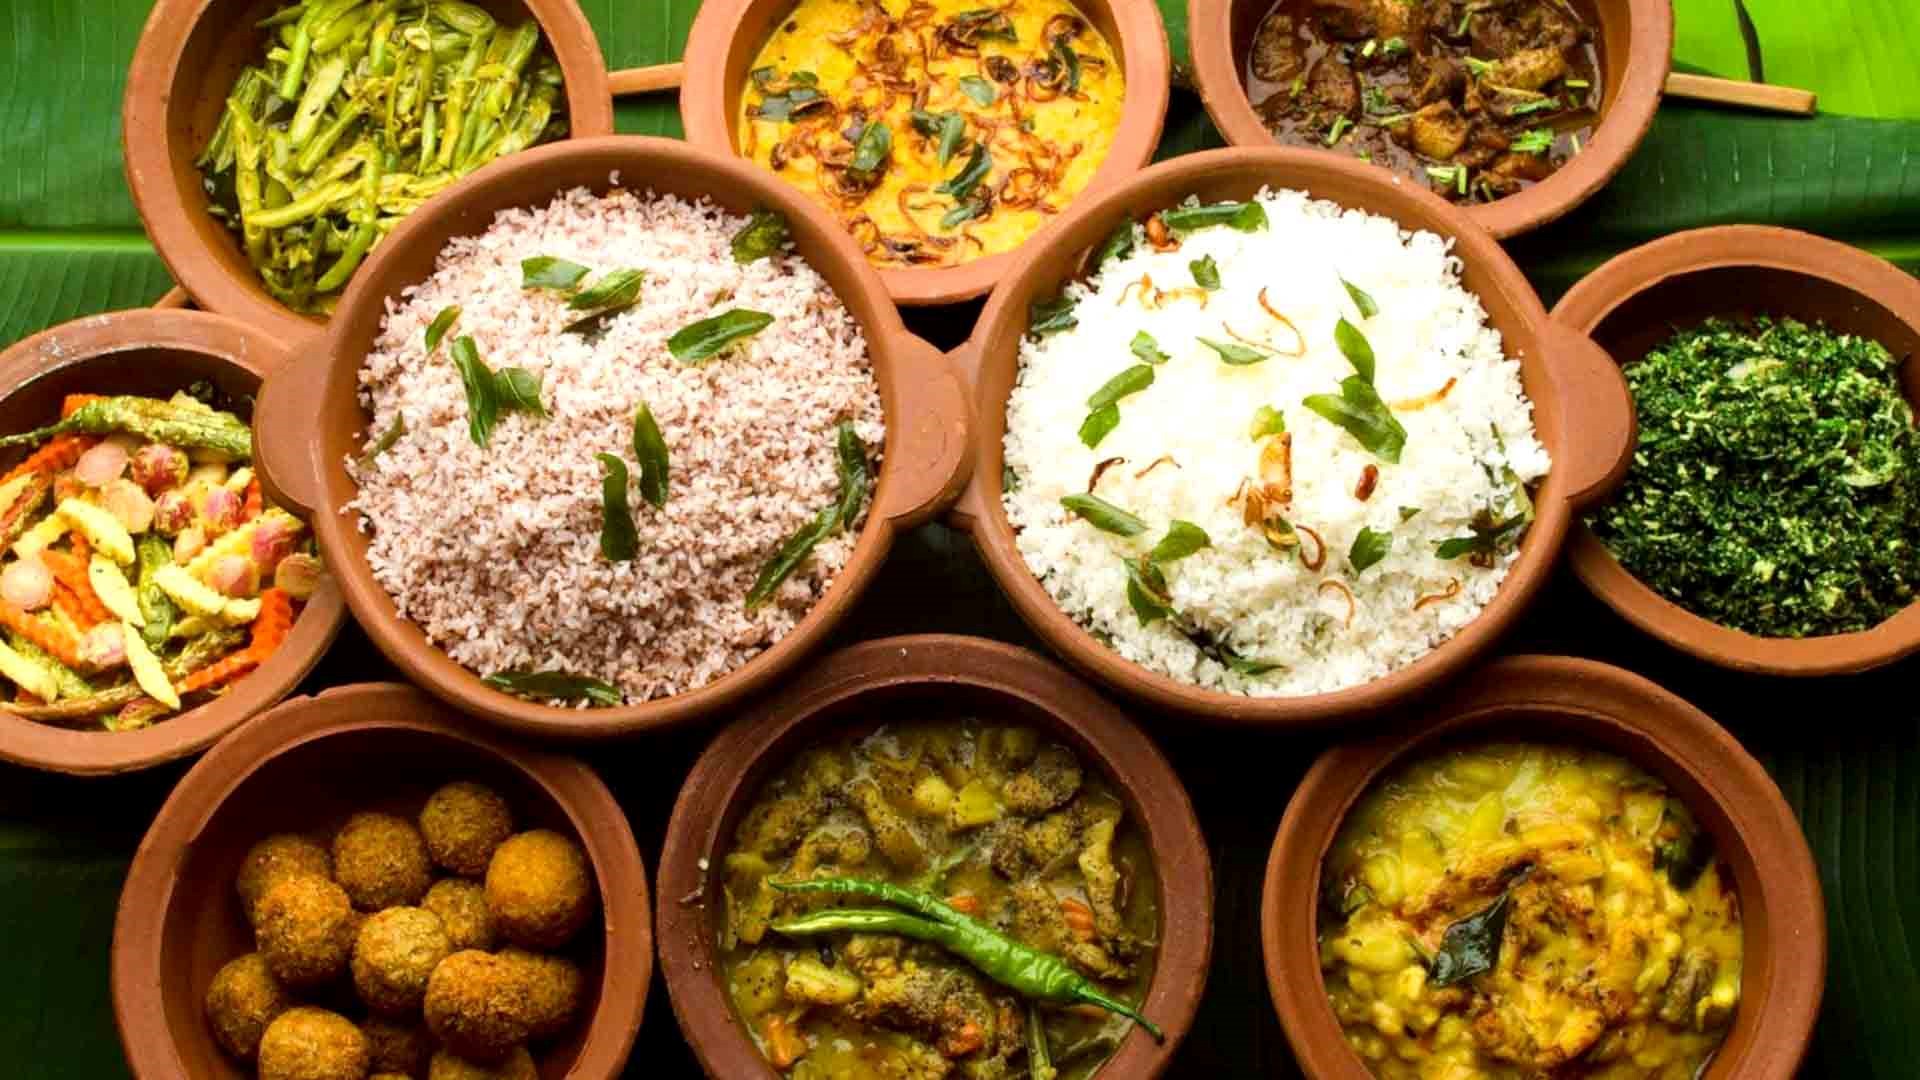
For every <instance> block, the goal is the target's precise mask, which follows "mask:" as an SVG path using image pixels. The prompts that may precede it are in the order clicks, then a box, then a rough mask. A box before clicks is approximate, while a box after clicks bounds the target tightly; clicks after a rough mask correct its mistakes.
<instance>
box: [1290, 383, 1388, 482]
mask: <svg viewBox="0 0 1920 1080" xmlns="http://www.w3.org/2000/svg"><path fill="white" fill-rule="evenodd" d="M1301 404H1303V405H1305V406H1306V407H1307V408H1309V409H1312V410H1313V411H1314V412H1316V413H1318V414H1320V415H1321V416H1322V417H1325V418H1326V419H1327V420H1329V421H1331V422H1332V423H1334V424H1337V425H1339V426H1340V427H1341V428H1343V429H1345V430H1346V432H1347V434H1349V435H1351V436H1353V437H1354V440H1355V441H1356V442H1358V443H1359V444H1360V445H1361V446H1363V447H1365V448H1366V449H1367V450H1368V451H1369V452H1371V453H1372V454H1373V455H1374V456H1375V457H1378V458H1380V459H1381V460H1383V461H1390V462H1394V463H1396V464H1397V463H1398V462H1399V461H1400V452H1401V451H1402V450H1403V449H1405V448H1406V445H1407V429H1406V428H1404V427H1401V426H1400V421H1398V420H1396V419H1394V417H1393V412H1392V411H1391V410H1389V409H1388V408H1387V403H1386V402H1384V401H1381V400H1380V395H1379V393H1378V392H1377V391H1375V390H1374V388H1373V384H1372V383H1371V382H1368V381H1367V380H1366V379H1363V378H1361V377H1360V376H1358V375H1349V376H1348V377H1347V378H1345V379H1343V380H1341V382H1340V393H1339V395H1338V396H1336V395H1333V394H1314V395H1312V396H1311V397H1309V398H1307V399H1306V400H1305V401H1303V402H1301Z"/></svg>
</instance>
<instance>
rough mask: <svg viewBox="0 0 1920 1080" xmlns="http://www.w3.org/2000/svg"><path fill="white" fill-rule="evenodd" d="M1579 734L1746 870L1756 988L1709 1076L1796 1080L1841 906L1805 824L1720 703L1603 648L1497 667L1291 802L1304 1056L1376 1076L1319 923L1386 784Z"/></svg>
mask: <svg viewBox="0 0 1920 1080" xmlns="http://www.w3.org/2000/svg"><path fill="white" fill-rule="evenodd" d="M1495 739H1519V740H1524V741H1531V742H1541V741H1546V742H1553V741H1566V742H1571V743H1578V744H1582V745H1587V746H1592V747H1595V748H1597V749H1600V750H1603V751H1606V752H1609V753H1613V754H1617V755H1619V756H1621V757H1624V758H1626V759H1627V760H1629V761H1631V762H1633V763H1634V764H1635V765H1638V766H1639V767H1640V768H1642V769H1645V770H1646V771H1647V772H1649V773H1652V774H1653V775H1654V776H1656V777H1658V778H1659V779H1660V780H1662V781H1663V782H1665V783H1666V784H1667V785H1668V788H1669V790H1671V791H1672V792H1673V794H1674V795H1675V796H1676V797H1677V798H1679V799H1680V800H1681V801H1682V802H1684V803H1685V804H1686V805H1687V807H1688V808H1689V809H1690V810H1691V811H1692V812H1693V814H1694V817H1695V818H1696V819H1697V820H1698V821H1699V823H1700V825H1701V826H1702V827H1703V828H1705V829H1706V831H1707V832H1708V833H1710V834H1711V835H1712V837H1713V842H1714V845H1715V850H1716V852H1717V853H1718V854H1719V856H1720V858H1721V859H1722V860H1723V861H1724V862H1725V863H1726V865H1727V867H1728V868H1729V869H1731V871H1732V872H1733V877H1734V882H1735V888H1736V889H1737V890H1738V893H1739V897H1740V913H1741V920H1742V923H1743V926H1744V930H1745V936H1744V940H1743V946H1742V948H1743V958H1742V962H1741V996H1740V1005H1739V1009H1738V1012H1737V1013H1736V1014H1735V1016H1734V1023H1733V1028H1732V1030H1731V1031H1730V1032H1729V1033H1728V1035H1727V1040H1726V1043H1725V1044H1724V1045H1723V1046H1722V1047H1721V1048H1720V1051H1719V1053H1718V1054H1717V1055H1716V1056H1715V1058H1714V1060H1713V1064H1712V1066H1711V1067H1710V1068H1709V1069H1708V1070H1707V1071H1706V1073H1705V1074H1704V1077H1705V1080H1733V1078H1734V1077H1738V1078H1740V1080H1789V1078H1790V1077H1792V1076H1793V1075H1794V1073H1795V1071H1796V1070H1797V1069H1798V1067H1799V1064H1800V1059H1801V1057H1802V1056H1803V1055H1804V1053H1805V1052H1806V1048H1807V1040H1808V1038H1809V1037H1810V1036H1811V1035H1812V1033H1813V1022H1814V1018H1815V1016H1816V1015H1817V1014H1818V1013H1819V1011H1820V995H1821V992H1822V990H1823V988H1824V986H1825V982H1826V968H1827V921H1826V906H1825V903H1824V902H1823V901H1822V899H1821V895H1820V878H1819V875H1818V873H1817V872H1816V870H1815V868H1814V863H1813V856H1812V854H1811V853H1810V852H1809V851H1808V849H1807V841H1806V838H1805V837H1804V836H1802V835H1801V832H1800V825H1799V822H1797V821H1796V820H1794V816H1793V811H1792V810H1791V809H1790V808H1789V807H1788V806H1787V803H1786V800H1785V799H1783V798H1782V797H1781V795H1780V789H1779V788H1778V787H1776V786H1775V785H1774V782H1773V780H1772V778H1770V777H1769V776H1768V775H1767V773H1766V770H1764V769H1762V768H1761V767H1760V763H1759V762H1757V761H1755V760H1754V759H1753V758H1752V757H1750V756H1749V755H1748V754H1747V752H1746V751H1745V750H1742V749H1741V748H1740V744H1739V742H1738V741H1737V740H1735V739H1734V738H1733V736H1731V735H1729V734H1727V732H1726V731H1725V730H1723V729H1722V728H1721V727H1720V726H1719V725H1718V724H1715V723H1714V722H1713V721H1712V720H1711V719H1709V718H1708V717H1707V715H1706V714H1705V713H1703V712H1701V711H1700V710H1698V709H1696V708H1694V707H1693V706H1691V705H1689V704H1687V703H1686V702H1684V701H1682V700H1680V699H1679V698H1678V697H1675V696H1674V695H1672V694H1670V693H1668V692H1666V691H1665V690H1662V689H1660V688H1659V687H1658V686H1655V685H1654V684H1653V683H1651V682H1648V681H1647V680H1645V679H1643V678H1641V677H1639V676H1638V675H1634V674H1631V673H1629V672H1626V671H1622V670H1620V669H1619V668H1614V667H1609V666H1607V665H1605V664H1599V663H1595V662H1593V661H1590V660H1576V659H1572V658H1568V657H1546V656H1522V657H1513V658H1510V659H1505V660H1501V661H1498V662H1496V663H1494V664H1490V665H1488V666H1487V667H1485V668H1483V669H1481V670H1480V671H1478V672H1476V673H1475V674H1474V675H1473V676H1472V677H1471V678H1470V679H1468V680H1466V681H1465V682H1463V683H1462V684H1461V685H1460V686H1459V687H1457V688H1456V689H1455V690H1454V691H1453V692H1451V693H1450V694H1449V695H1448V696H1447V698H1446V699H1445V700H1444V701H1442V702H1439V703H1437V704H1436V706H1435V707H1434V708H1433V709H1430V710H1428V711H1427V712H1426V713H1425V714H1424V718H1423V720H1422V726H1421V727H1420V729H1419V731H1418V732H1417V733H1416V734H1414V735H1412V736H1411V737H1409V736H1408V735H1407V734H1405V733H1399V734H1396V735H1392V736H1387V737H1383V738H1379V739H1375V740H1372V741H1370V742H1364V743H1353V744H1349V745H1346V746H1339V747H1335V748H1334V749H1332V750H1329V751H1327V752H1326V753H1325V754H1323V755H1322V756H1321V757H1320V760H1318V761H1316V762H1315V763H1314V765H1313V768H1312V769H1310V770H1308V772H1307V775H1306V778H1305V779H1304V780H1302V781H1301V783H1300V787H1299V788H1298V789H1296V790H1295V791H1294V793H1293V799H1292V801H1291V802H1289V803H1288V804H1287V812H1286V816H1285V817H1283V818H1282V819H1281V821H1280V831H1279V834H1278V835H1277V836H1276V838H1275V839H1274V844H1273V853H1272V855H1271V857H1270V858H1269V859H1268V861H1267V880H1266V888H1265V891H1264V893H1263V894H1262V897H1261V901H1260V912H1261V919H1260V937H1261V944H1262V948H1263V949H1264V951H1265V953H1266V964H1267V986H1268V989H1269V990H1270V991H1271V992H1272V994H1273V1001H1274V1008H1275V1009H1276V1010H1277V1011H1278V1012H1279V1014H1280V1023H1281V1025H1282V1026H1283V1027H1285V1028H1286V1031H1287V1039H1288V1041H1289V1042H1290V1043H1292V1044H1293V1050H1294V1054H1295V1056H1296V1057H1298V1059H1299V1061H1300V1066H1301V1068H1302V1069H1304V1070H1305V1071H1306V1073H1307V1074H1308V1075H1309V1076H1315V1077H1320V1078H1322V1080H1367V1077H1368V1076H1369V1073H1368V1071H1367V1068H1366V1066H1365V1065H1364V1064H1362V1062H1361V1059H1360V1057H1359V1055H1357V1054H1355V1053H1354V1052H1353V1050H1352V1048H1351V1047H1350V1046H1349V1045H1348V1044H1347V1041H1346V1039H1345V1038H1344V1037H1343V1035H1342V1034H1341V1030H1340V1024H1339V1021H1338V1020H1336V1019H1335V1018H1334V1015H1333V1010H1332V1008H1331V1006H1330V1005H1329V1004H1328V1002H1327V991H1326V983H1325V980H1324V978H1323V977H1322V975H1321V969H1320V948H1319V943H1318V941H1317V939H1316V932H1317V927H1316V925H1315V920H1316V918H1317V917H1318V916H1317V913H1318V911H1319V906H1320V905H1319V903H1318V897H1319V896H1320V867H1321V863H1322V861H1323V860H1324V859H1325V857H1326V854H1327V851H1328V850H1329V849H1330V848H1331V847H1332V846H1333V842H1334V838H1335V835H1336V834H1337V832H1338V831H1339V828H1340V825H1341V823H1342V822H1343V821H1344V820H1345V818H1346V816H1347V813H1348V811H1350V810H1351V809H1352V808H1353V805H1354V804H1355V803H1356V802H1357V801H1359V799H1360V797H1361V796H1362V795H1363V794H1365V793H1366V792H1367V790H1368V789H1369V788H1371V786H1372V785H1373V783H1374V782H1375V781H1376V780H1377V779H1378V778H1380V777H1382V776H1384V775H1386V774H1387V773H1388V772H1390V771H1392V770H1393V769H1395V768H1397V767H1398V766H1400V765H1402V764H1404V763H1410V762H1412V761H1415V760H1417V759H1420V758H1422V757H1425V756H1426V755H1428V754H1431V753H1438V752H1441V751H1442V750H1443V749H1444V748H1445V747H1446V746H1448V745H1453V744H1457V743H1458V742H1460V741H1462V740H1469V741H1478V740H1495Z"/></svg>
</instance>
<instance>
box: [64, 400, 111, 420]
mask: <svg viewBox="0 0 1920 1080" xmlns="http://www.w3.org/2000/svg"><path fill="white" fill-rule="evenodd" d="M105 400H107V399H106V398H105V397H103V396H102V395H100V394H68V395H67V396H66V398H65V399H64V400H62V401H61V402H60V419H62V420H65V419H66V418H67V417H69V416H72V415H73V414H74V413H77V412H79V411H80V410H81V409H82V408H85V407H86V406H88V405H91V404H93V403H94V402H96V401H105Z"/></svg>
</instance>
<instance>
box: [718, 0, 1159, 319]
mask: <svg viewBox="0 0 1920 1080" xmlns="http://www.w3.org/2000/svg"><path fill="white" fill-rule="evenodd" d="M795 3H796V0H705V2H703V3H702V4H701V5H700V14H699V15H698V16H696V17H695V18H694V21H693V28H692V29H691V30H690V31H689V32H688V34H687V48H686V54H685V55H686V69H685V71H686V78H685V82H683V83H682V84H681V87H680V121H681V125H682V126H683V127H685V128H686V132H687V141H688V142H691V143H693V144H694V145H695V146H700V147H704V148H706V149H708V150H711V151H713V152H715V153H719V154H726V155H729V156H732V155H734V154H735V150H734V147H735V145H736V143H735V141H734V121H735V120H736V119H737V118H738V116H739V112H740V91H741V88H742V87H744V86H745V85H746V82H747V72H748V70H749V69H751V68H752V67H753V59H754V56H755V55H756V54H758V53H759V52H760V48H761V46H763V45H765V44H766V41H767V36H768V35H769V34H770V33H771V32H772V30H773V28H774V27H775V26H776V25H777V24H778V22H779V21H780V20H781V19H784V18H786V16H787V13H788V12H790V11H792V10H793V7H794V4H795ZM1075 6H1077V7H1078V8H1079V9H1080V13H1081V14H1082V15H1085V16H1086V17H1087V19H1088V20H1089V21H1091V22H1092V23H1093V25H1094V26H1095V27H1097V28H1098V29H1099V31H1100V32H1101V33H1102V34H1103V35H1105V36H1106V39H1107V41H1108V43H1110V44H1111V45H1112V46H1113V48H1114V51H1115V52H1116V53H1117V54H1118V55H1119V58H1120V66H1121V69H1122V70H1123V71H1125V73H1126V76H1127V100H1126V104H1125V106H1124V108H1123V109H1122V110H1121V114H1120V126H1119V128H1118V129H1116V131H1115V132H1114V139H1113V146H1112V148H1111V149H1110V150H1109V151H1108V153H1107V159H1106V161H1104V162H1102V163H1101V165H1100V168H1099V170H1098V171H1097V172H1095V173H1094V176H1093V180H1092V181H1091V182H1089V183H1088V185H1087V188H1086V190H1085V191H1083V192H1082V193H1081V194H1079V195H1078V196H1075V198H1074V203H1075V205H1078V204H1079V203H1081V202H1084V201H1086V200H1087V199H1089V198H1091V197H1092V196H1094V195H1097V194H1099V193H1100V192H1102V191H1106V190H1108V189H1109V188H1112V187H1113V186H1114V185H1116V184H1119V183H1120V182H1122V181H1123V180H1125V179H1126V178H1127V177H1129V176H1132V175H1133V174H1134V173H1136V172H1139V171H1140V169H1141V168H1142V167H1144V166H1145V165H1146V164H1147V163H1148V162H1150V161H1152V160H1153V152H1154V149H1155V148H1156V147H1157V146H1159V144H1160V131H1161V129H1162V128H1163V127H1164V126H1165V124H1166V118H1167V99H1168V97H1169V95H1170V93H1171V89H1170V87H1171V82H1170V71H1171V63H1172V62H1171V59H1170V53H1169V52H1168V48H1167V28H1166V25H1165V23H1163V22H1162V21H1161V19H1160V8H1159V5H1158V4H1157V3H1156V0H1075ZM755 168H758V166H755ZM782 182H783V183H784V181H782ZM1053 228H1054V226H1053V225H1052V224H1051V223H1050V224H1048V225H1046V226H1044V227H1042V228H1041V230H1040V231H1039V232H1037V233H1035V234H1034V236H1033V237H1030V238H1029V239H1028V240H1027V242H1026V243H1024V244H1022V245H1020V246H1019V247H1017V248H1015V249H1013V250H1012V251H1008V252H1003V253H1001V254H999V255H993V256H989V257H987V258H984V259H975V260H974V261H972V262H969V263H962V264H961V265H959V266H951V267H934V268H925V269H902V270H894V269H886V270H881V271H879V274H880V280H881V281H882V282H883V283H884V284H885V285H886V289H887V294H888V295H889V296H891V297H893V299H894V302H895V303H898V304H902V305H905V306H907V307H924V306H930V305H934V304H951V303H954V302H956V301H960V300H971V299H974V298H975V297H979V296H985V295H986V294H987V292H988V291H989V290H991V289H992V288H993V286H994V283H995V282H997V281H999V280H1000V279H1001V278H1004V277H1006V276H1007V275H1008V274H1010V273H1013V272H1014V271H1015V270H1017V269H1018V268H1019V267H1020V266H1021V265H1023V264H1024V263H1025V262H1026V260H1027V259H1028V258H1029V257H1030V253H1031V252H1032V251H1033V250H1034V249H1035V248H1036V247H1037V246H1038V245H1039V244H1040V243H1043V242H1044V241H1043V240H1042V239H1041V238H1043V237H1045V236H1046V235H1047V234H1048V233H1050V232H1052V231H1053Z"/></svg>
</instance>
